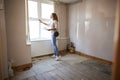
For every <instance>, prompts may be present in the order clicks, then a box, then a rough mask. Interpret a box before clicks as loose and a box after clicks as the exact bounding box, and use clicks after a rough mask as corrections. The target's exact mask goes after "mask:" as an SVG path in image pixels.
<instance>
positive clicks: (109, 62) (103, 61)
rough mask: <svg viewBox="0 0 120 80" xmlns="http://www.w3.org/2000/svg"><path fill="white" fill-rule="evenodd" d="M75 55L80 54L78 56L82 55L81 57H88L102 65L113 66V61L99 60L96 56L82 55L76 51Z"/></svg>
mask: <svg viewBox="0 0 120 80" xmlns="http://www.w3.org/2000/svg"><path fill="white" fill-rule="evenodd" d="M75 53H76V54H78V55H81V56H85V57H87V58H91V59H94V60H97V61H100V62H102V63H107V64H110V65H112V64H113V63H112V61H108V60H105V59H101V58H98V57H95V56H91V55H88V54H85V53H81V52H78V51H76V52H75Z"/></svg>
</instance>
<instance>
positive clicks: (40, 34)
mask: <svg viewBox="0 0 120 80" xmlns="http://www.w3.org/2000/svg"><path fill="white" fill-rule="evenodd" d="M28 11H29V12H28V13H29V31H30V40H34V41H35V40H48V39H50V37H51V32H50V31H47V30H46V27H47V26H46V25H44V24H41V23H39V21H38V19H41V20H42V21H44V22H46V23H48V21H49V20H50V15H51V13H52V12H54V5H53V3H50V2H41V1H40V0H28Z"/></svg>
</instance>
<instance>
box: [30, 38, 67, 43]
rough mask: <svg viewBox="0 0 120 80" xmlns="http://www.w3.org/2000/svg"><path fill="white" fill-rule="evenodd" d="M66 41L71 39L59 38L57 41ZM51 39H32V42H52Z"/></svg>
mask: <svg viewBox="0 0 120 80" xmlns="http://www.w3.org/2000/svg"><path fill="white" fill-rule="evenodd" d="M66 39H69V38H60V37H58V38H57V40H66ZM50 40H51V39H32V40H30V41H31V42H39V41H50Z"/></svg>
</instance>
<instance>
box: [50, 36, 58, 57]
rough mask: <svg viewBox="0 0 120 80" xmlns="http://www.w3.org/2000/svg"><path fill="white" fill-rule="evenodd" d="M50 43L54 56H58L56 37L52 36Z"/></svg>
mask: <svg viewBox="0 0 120 80" xmlns="http://www.w3.org/2000/svg"><path fill="white" fill-rule="evenodd" d="M51 42H52V45H53V49H54V55H55V56H59V52H58V48H57V45H56V37H55V36H54V35H52V39H51Z"/></svg>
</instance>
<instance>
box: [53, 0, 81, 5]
mask: <svg viewBox="0 0 120 80" xmlns="http://www.w3.org/2000/svg"><path fill="white" fill-rule="evenodd" d="M53 1H58V2H63V3H67V4H70V3H74V2H77V1H81V0H53Z"/></svg>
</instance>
